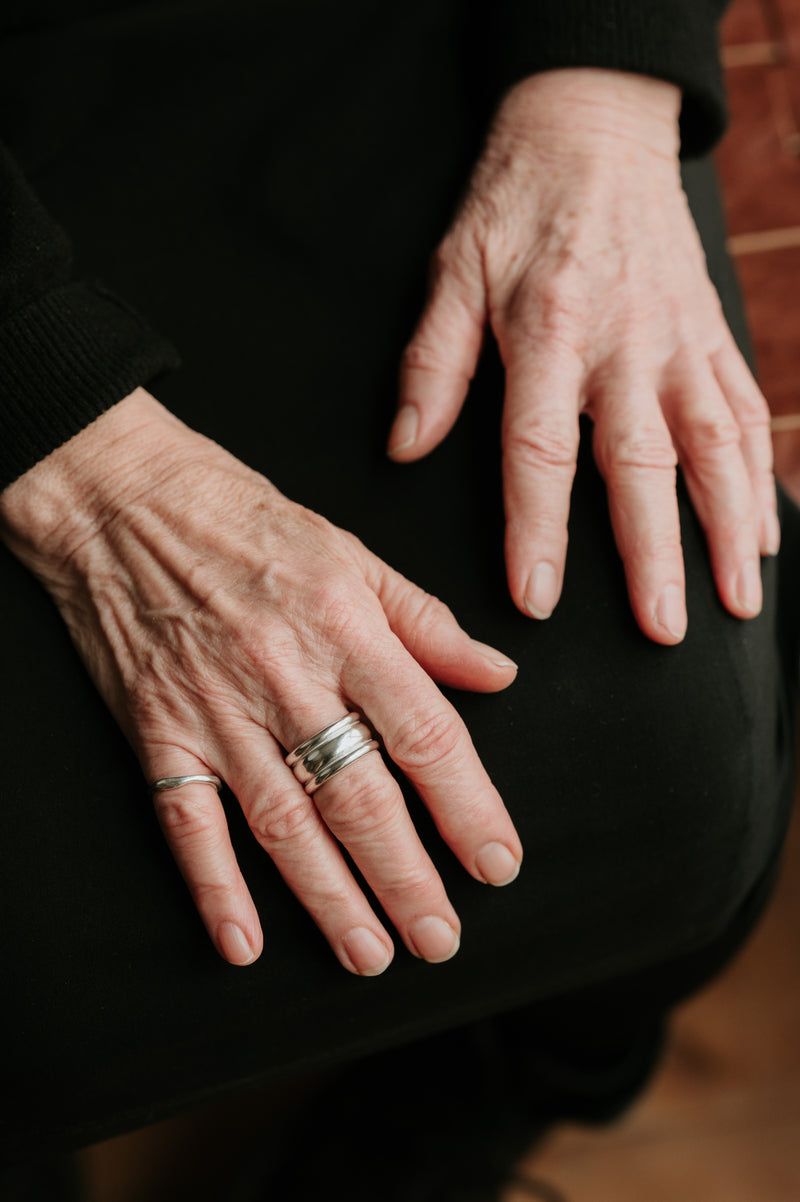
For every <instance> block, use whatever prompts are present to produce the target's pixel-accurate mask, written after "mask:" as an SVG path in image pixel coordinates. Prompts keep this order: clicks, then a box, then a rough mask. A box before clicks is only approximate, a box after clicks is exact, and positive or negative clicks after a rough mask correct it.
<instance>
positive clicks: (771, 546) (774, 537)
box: [764, 510, 781, 555]
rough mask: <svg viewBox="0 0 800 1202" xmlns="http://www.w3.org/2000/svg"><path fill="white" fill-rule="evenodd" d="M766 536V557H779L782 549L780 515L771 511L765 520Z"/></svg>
mask: <svg viewBox="0 0 800 1202" xmlns="http://www.w3.org/2000/svg"><path fill="white" fill-rule="evenodd" d="M764 534H765V538H766V547H765V550H764V553H765V554H766V555H777V554H778V552H779V551H780V549H781V524H780V522H779V521H778V515H777V513H775V512H774V511H773V510H770V511H769V513H768V514H767V516H766V517H765V519H764Z"/></svg>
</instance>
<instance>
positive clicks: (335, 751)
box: [286, 711, 378, 794]
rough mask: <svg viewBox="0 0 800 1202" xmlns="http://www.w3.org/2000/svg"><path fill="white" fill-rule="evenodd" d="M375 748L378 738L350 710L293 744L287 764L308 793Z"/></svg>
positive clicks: (355, 713) (375, 749)
mask: <svg viewBox="0 0 800 1202" xmlns="http://www.w3.org/2000/svg"><path fill="white" fill-rule="evenodd" d="M377 749H378V741H377V739H375V737H374V736H373V733H372V731H371V730H370V728H369V727H368V726H367V724H366V722H364V720H363V719H362V717H361V715H360V714H359V713H357V712H356V711H353V712H352V713H349V714H347V715H346V716H345V717H344V718H340V719H339V720H338V722H332V723H331V725H330V726H326V727H325V728H324V730H321V731H319V732H318V733H317V734H315V735H312V737H311V738H310V739H306V741H305V742H304V743H301V744H300V746H299V747H295V749H294V751H291V752H289V754H288V755H287V757H286V763H287V764H288V765H289V767H290V768H291V769H292V771H293V772H294V774H295V776H296V777H297V779H298V780H299V781H300V784H301V785H302V786H303V788H304V789H305V791H306V793H308V794H311V793H315V792H316V791H317V789H318V788H319V787H320V785H324V784H325V781H326V780H330V779H331V777H332V776H335V775H336V773H337V772H341V770H342V768H346V767H347V766H348V764H352V763H353V762H354V761H355V760H358V759H361V756H362V755H366V754H367V752H369V751H377Z"/></svg>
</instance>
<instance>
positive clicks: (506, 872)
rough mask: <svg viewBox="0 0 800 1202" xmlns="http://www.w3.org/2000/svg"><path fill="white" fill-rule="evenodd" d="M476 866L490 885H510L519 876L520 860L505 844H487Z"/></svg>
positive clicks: (480, 852) (478, 855)
mask: <svg viewBox="0 0 800 1202" xmlns="http://www.w3.org/2000/svg"><path fill="white" fill-rule="evenodd" d="M475 864H476V867H477V869H478V872H479V873H480V874H481V876H482V877H483V879H484V880H485V881H486V883H487V884H488V885H510V884H511V882H512V881H513V880H516V878H517V877H518V876H519V869H520V864H519V860H518V859H517V858H516V856H514V855H512V853H511V852H510V851H509V850H508V848H507V847H506V846H505V844H503V843H487V844H486V846H485V847H482V848H481V850H480V851H479V852H478V854H477V856H476V857H475Z"/></svg>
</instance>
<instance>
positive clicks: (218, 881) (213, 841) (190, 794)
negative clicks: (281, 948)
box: [143, 747, 263, 965]
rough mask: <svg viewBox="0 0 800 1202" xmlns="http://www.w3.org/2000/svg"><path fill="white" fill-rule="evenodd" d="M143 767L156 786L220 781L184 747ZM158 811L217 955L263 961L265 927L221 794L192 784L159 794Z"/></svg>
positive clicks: (162, 751) (165, 751)
mask: <svg viewBox="0 0 800 1202" xmlns="http://www.w3.org/2000/svg"><path fill="white" fill-rule="evenodd" d="M143 767H144V769H145V772H146V775H147V778H148V780H149V781H150V782H151V784H152V783H153V782H155V781H158V780H161V779H164V778H167V777H173V778H175V777H179V776H191V775H204V776H207V775H214V774H213V773H210V772H209V769H208V768H207V767H206V765H205V764H203V763H202V762H201V761H198V760H197V759H195V758H194V757H191V756H189V755H187V753H186V751H183V750H181V749H180V748H178V747H174V748H165V747H159V749H158V752H157V753H150V754H146V755H145V757H144V763H143ZM153 805H154V807H155V811H156V816H157V818H158V821H159V824H160V826H161V829H162V831H163V832H164V836H165V838H166V840H167V843H168V844H169V847H170V850H171V852H172V854H173V856H174V857H175V861H176V863H177V865H178V868H179V869H180V871H181V874H182V876H183V878H184V880H185V881H186V884H187V885H188V886H189V891H190V892H191V895H192V898H193V899H194V903H195V905H196V907H197V910H198V913H199V914H200V917H201V919H202V920H203V923H204V925H205V927H206V930H207V931H208V933H209V935H210V936H211V939H212V942H213V943H214V946H215V947H216V949H217V951H218V952H219V954H220V955H221V956H222V957H223V959H225V960H227V961H228V962H229V963H230V964H238V965H244V964H251V963H252V962H253V961H254V960H256V959H257V958H258V957H259V956H260V955H261V950H262V947H263V936H262V933H261V924H260V922H259V920H258V914H257V912H256V908H255V905H254V904H253V899H252V898H251V896H250V893H249V890H248V888H247V885H246V884H245V882H244V878H243V876H242V874H241V872H240V870H239V865H238V864H237V862H236V855H235V853H234V850H233V847H232V846H231V840H230V834H229V832H228V823H227V821H226V818H225V811H224V810H223V808H222V804H221V803H220V800H219V797H218V796H217V791H216V788H215V787H214V786H213V785H211V784H206V783H200V782H187V783H186V784H182V785H179V786H177V787H175V788H168V789H159V790H156V791H154V792H153Z"/></svg>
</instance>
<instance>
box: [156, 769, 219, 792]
mask: <svg viewBox="0 0 800 1202" xmlns="http://www.w3.org/2000/svg"><path fill="white" fill-rule="evenodd" d="M195 783H197V784H200V785H213V786H214V788H215V789H216V790H217V792H218V793H219V791H220V789H221V788H222V781H221V780H220V779H219V777H218V776H203V775H202V774H201V773H195V774H194V775H192V776H162V777H161V779H160V780H154V781H153V783H152V785H148V786H147V787H148V789H149V790H150V792H151V793H161V792H163V791H164V789H179V788H180V787H181V785H193V784H195Z"/></svg>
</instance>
